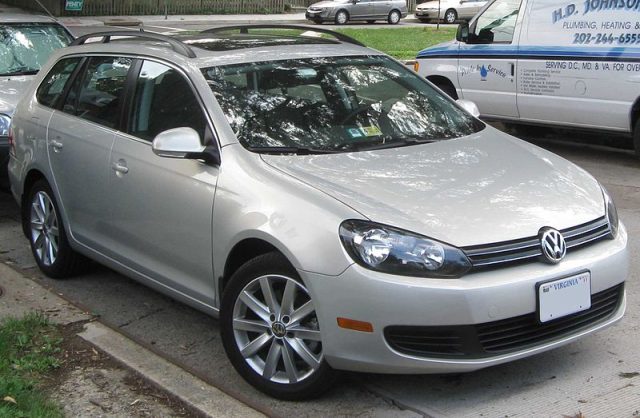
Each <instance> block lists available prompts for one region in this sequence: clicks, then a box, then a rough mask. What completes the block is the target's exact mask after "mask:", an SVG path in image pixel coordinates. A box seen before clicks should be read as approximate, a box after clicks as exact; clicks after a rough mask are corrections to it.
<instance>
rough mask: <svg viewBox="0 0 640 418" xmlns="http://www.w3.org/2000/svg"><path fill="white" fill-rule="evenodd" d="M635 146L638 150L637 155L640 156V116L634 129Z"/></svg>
mask: <svg viewBox="0 0 640 418" xmlns="http://www.w3.org/2000/svg"><path fill="white" fill-rule="evenodd" d="M633 148H634V149H635V150H636V156H637V157H638V158H640V118H638V120H637V121H636V127H635V129H634V130H633Z"/></svg>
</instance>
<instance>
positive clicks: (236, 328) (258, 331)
mask: <svg viewBox="0 0 640 418" xmlns="http://www.w3.org/2000/svg"><path fill="white" fill-rule="evenodd" d="M232 327H233V335H234V339H235V343H236V345H237V348H238V351H239V352H240V353H241V355H242V357H243V358H244V360H245V361H246V363H247V364H248V365H249V366H250V367H251V368H252V369H253V370H254V371H255V372H256V373H257V374H259V375H260V376H262V378H263V379H266V380H268V381H271V382H275V383H281V384H294V383H298V382H301V381H303V380H305V379H307V378H309V377H310V376H311V375H313V374H314V372H316V371H317V370H318V369H319V367H320V366H321V363H322V360H323V352H322V342H321V339H320V329H319V326H318V319H317V316H316V312H315V307H314V305H313V301H312V300H311V296H310V295H309V292H308V291H307V289H306V288H305V287H304V286H303V285H302V284H300V283H299V282H298V281H297V280H294V279H292V278H290V277H287V276H282V275H265V276H261V277H258V278H256V279H254V280H252V281H251V282H249V283H248V284H247V285H246V286H245V287H244V288H243V289H242V291H241V292H240V293H239V295H238V297H237V299H236V301H235V305H234V309H233V325H232Z"/></svg>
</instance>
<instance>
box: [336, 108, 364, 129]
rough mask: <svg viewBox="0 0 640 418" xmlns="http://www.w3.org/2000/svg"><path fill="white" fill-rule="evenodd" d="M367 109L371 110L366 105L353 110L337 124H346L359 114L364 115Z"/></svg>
mask: <svg viewBox="0 0 640 418" xmlns="http://www.w3.org/2000/svg"><path fill="white" fill-rule="evenodd" d="M369 109H371V105H370V104H368V105H366V106H361V107H358V108H356V109H353V110H352V111H351V112H349V113H348V114H347V115H346V116H345V117H344V118H342V119H341V120H340V122H339V124H340V125H344V124H345V123H346V122H348V121H350V120H351V119H353V118H354V117H356V116H358V115H359V114H360V113H364V112H366V111H368V110H369Z"/></svg>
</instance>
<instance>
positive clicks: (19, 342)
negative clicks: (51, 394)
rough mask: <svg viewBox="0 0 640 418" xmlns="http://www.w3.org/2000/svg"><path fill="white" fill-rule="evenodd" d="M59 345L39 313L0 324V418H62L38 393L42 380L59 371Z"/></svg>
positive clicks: (43, 317)
mask: <svg viewBox="0 0 640 418" xmlns="http://www.w3.org/2000/svg"><path fill="white" fill-rule="evenodd" d="M61 342H62V339H61V337H60V336H59V334H58V332H57V329H56V328H55V327H54V326H53V325H51V324H49V322H48V321H47V318H46V317H45V316H44V315H42V314H40V313H30V314H27V315H25V316H24V317H22V318H7V319H4V320H3V321H2V322H1V323H0V417H29V418H40V417H42V418H58V417H60V418H62V417H63V416H64V414H63V412H62V409H61V408H60V407H59V406H58V405H57V404H55V403H54V402H52V401H50V400H48V399H47V397H46V396H45V394H44V393H43V392H42V391H41V390H40V382H41V381H42V378H43V376H44V375H45V374H46V373H47V372H49V371H51V370H52V369H55V368H57V367H59V365H60V364H59V361H58V359H57V354H58V353H59V352H60V343H61Z"/></svg>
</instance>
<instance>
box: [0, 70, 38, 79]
mask: <svg viewBox="0 0 640 418" xmlns="http://www.w3.org/2000/svg"><path fill="white" fill-rule="evenodd" d="M38 71H40V70H34V69H31V68H28V69H24V70H16V71H12V72H10V73H4V74H0V77H9V76H14V75H36V74H38Z"/></svg>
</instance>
